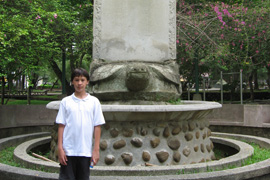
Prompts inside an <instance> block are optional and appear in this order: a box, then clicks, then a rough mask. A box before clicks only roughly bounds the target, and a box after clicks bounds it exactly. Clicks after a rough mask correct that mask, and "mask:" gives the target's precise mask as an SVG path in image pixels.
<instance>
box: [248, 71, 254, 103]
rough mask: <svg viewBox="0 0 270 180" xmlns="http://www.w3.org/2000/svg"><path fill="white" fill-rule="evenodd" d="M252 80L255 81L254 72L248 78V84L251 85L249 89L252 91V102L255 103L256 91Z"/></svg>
mask: <svg viewBox="0 0 270 180" xmlns="http://www.w3.org/2000/svg"><path fill="white" fill-rule="evenodd" d="M252 80H253V71H252V72H251V73H250V75H249V77H248V83H249V89H250V100H251V101H254V90H253V84H252Z"/></svg>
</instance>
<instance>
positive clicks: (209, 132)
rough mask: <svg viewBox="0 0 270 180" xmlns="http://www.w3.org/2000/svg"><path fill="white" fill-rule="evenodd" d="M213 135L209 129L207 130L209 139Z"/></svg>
mask: <svg viewBox="0 0 270 180" xmlns="http://www.w3.org/2000/svg"><path fill="white" fill-rule="evenodd" d="M211 133H212V132H211V130H210V129H208V130H207V137H210V136H211Z"/></svg>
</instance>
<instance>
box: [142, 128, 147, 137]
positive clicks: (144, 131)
mask: <svg viewBox="0 0 270 180" xmlns="http://www.w3.org/2000/svg"><path fill="white" fill-rule="evenodd" d="M147 134H148V131H147V129H145V128H141V135H142V136H146V135H147Z"/></svg>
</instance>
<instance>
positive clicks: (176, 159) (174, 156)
mask: <svg viewBox="0 0 270 180" xmlns="http://www.w3.org/2000/svg"><path fill="white" fill-rule="evenodd" d="M173 160H174V161H175V162H180V160H181V154H180V153H179V152H178V151H175V152H174V153H173Z"/></svg>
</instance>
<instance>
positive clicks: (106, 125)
mask: <svg viewBox="0 0 270 180" xmlns="http://www.w3.org/2000/svg"><path fill="white" fill-rule="evenodd" d="M103 127H104V129H106V130H109V129H110V128H111V126H110V125H109V124H107V123H106V124H105V125H104V126H103Z"/></svg>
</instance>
